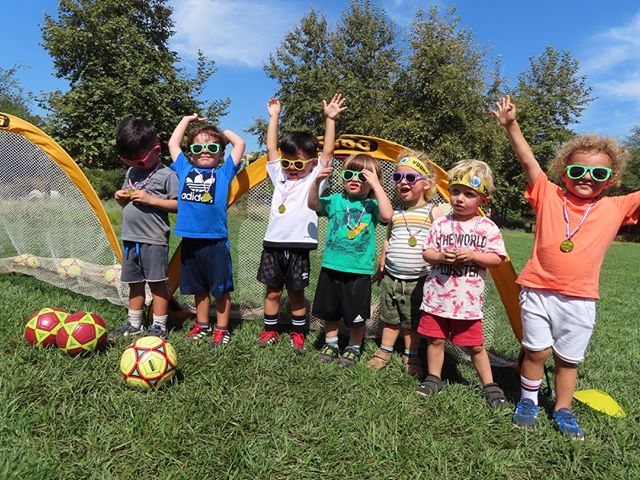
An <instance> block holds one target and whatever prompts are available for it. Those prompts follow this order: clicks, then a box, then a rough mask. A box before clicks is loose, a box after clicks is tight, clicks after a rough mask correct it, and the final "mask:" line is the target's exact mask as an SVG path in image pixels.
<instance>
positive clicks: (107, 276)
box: [104, 263, 122, 284]
mask: <svg viewBox="0 0 640 480" xmlns="http://www.w3.org/2000/svg"><path fill="white" fill-rule="evenodd" d="M121 273H122V267H121V266H120V264H117V263H116V264H115V265H112V266H110V267H109V268H107V269H106V270H105V272H104V280H105V281H106V282H107V283H109V284H113V283H115V282H116V281H117V280H120V274H121Z"/></svg>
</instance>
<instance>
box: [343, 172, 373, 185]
mask: <svg viewBox="0 0 640 480" xmlns="http://www.w3.org/2000/svg"><path fill="white" fill-rule="evenodd" d="M342 179H343V180H344V181H345V182H349V181H351V180H356V181H357V182H360V183H366V181H367V179H366V177H365V176H364V173H362V172H360V171H356V170H342Z"/></svg>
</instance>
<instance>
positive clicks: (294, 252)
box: [256, 247, 311, 290]
mask: <svg viewBox="0 0 640 480" xmlns="http://www.w3.org/2000/svg"><path fill="white" fill-rule="evenodd" d="M310 271H311V264H310V262H309V249H307V248H277V247H264V249H263V250H262V256H261V257H260V266H259V267H258V275H257V277H256V278H257V280H258V281H259V282H260V283H264V284H265V285H266V286H267V287H271V288H277V289H281V288H282V287H283V286H286V287H287V290H304V289H305V287H307V286H308V285H309V273H310Z"/></svg>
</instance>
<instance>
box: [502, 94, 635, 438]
mask: <svg viewBox="0 0 640 480" xmlns="http://www.w3.org/2000/svg"><path fill="white" fill-rule="evenodd" d="M496 106H497V109H496V110H493V111H492V114H493V116H494V117H495V118H496V120H497V121H498V123H499V124H500V125H501V126H503V127H504V129H505V130H506V131H507V135H508V136H509V141H510V142H511V146H512V147H513V150H514V152H515V154H516V157H517V158H518V161H519V162H520V164H521V166H522V168H523V170H524V173H525V176H526V178H527V189H526V193H525V197H526V198H527V200H528V201H529V203H530V204H531V206H532V207H533V209H534V211H535V214H536V229H535V236H534V245H533V252H532V254H531V257H530V258H529V260H528V261H527V264H526V265H525V267H524V269H523V270H522V272H520V275H519V276H518V280H517V281H518V284H520V285H521V287H522V292H521V294H520V307H521V311H522V327H523V338H522V347H523V349H524V358H523V361H522V368H521V376H520V385H521V400H520V401H519V402H518V405H517V406H516V409H515V412H514V414H513V417H512V420H513V423H514V424H515V425H517V426H520V427H523V428H527V429H532V428H534V427H535V424H536V417H537V414H538V391H539V390H540V384H541V382H542V375H543V373H544V364H545V361H546V359H547V358H548V356H549V355H550V354H551V353H553V359H554V364H555V379H554V380H555V390H556V401H555V406H554V411H553V414H552V418H553V424H554V427H555V428H556V430H558V431H559V432H560V433H562V434H564V435H567V436H569V437H572V438H577V439H583V438H584V432H583V430H582V428H581V427H580V425H579V424H578V421H577V419H576V416H575V414H574V413H573V412H572V411H571V402H572V398H573V392H574V391H575V388H576V382H577V366H578V364H579V363H581V362H582V361H583V360H584V356H585V352H586V350H587V347H588V345H589V341H590V339H591V335H592V333H593V328H594V326H595V321H596V302H597V300H598V298H599V295H598V283H599V278H598V277H599V275H600V267H601V266H602V260H603V258H604V255H605V252H606V251H607V248H608V247H609V245H610V244H611V242H612V241H613V239H614V238H615V236H616V234H617V233H618V229H619V228H620V226H621V225H628V224H633V223H637V221H638V215H639V211H638V207H639V206H640V192H634V193H631V194H629V195H624V196H618V197H607V196H605V193H606V190H607V189H608V188H610V187H611V186H613V185H615V184H617V183H619V181H620V177H621V175H622V172H623V170H624V167H625V164H626V155H625V152H624V150H623V149H622V148H620V147H619V146H618V145H617V143H616V142H615V140H613V139H611V138H606V137H601V136H596V135H582V136H578V137H576V138H574V139H573V140H570V141H569V142H568V143H567V144H565V145H564V146H563V147H562V149H561V150H560V152H559V153H558V155H557V156H556V159H555V161H554V162H553V163H552V164H551V167H550V172H551V174H552V178H553V179H554V180H555V181H556V182H557V184H556V183H553V182H552V181H550V180H549V179H548V178H547V175H546V174H545V172H544V171H543V170H542V168H541V167H540V164H539V163H538V161H537V160H536V158H535V157H534V155H533V152H532V150H531V147H529V144H528V143H527V141H526V140H525V138H524V136H523V134H522V131H521V130H520V126H519V125H518V122H517V120H516V106H515V105H514V104H513V102H512V101H511V99H510V97H509V96H505V97H502V99H501V100H500V101H498V102H496ZM560 185H562V186H560Z"/></svg>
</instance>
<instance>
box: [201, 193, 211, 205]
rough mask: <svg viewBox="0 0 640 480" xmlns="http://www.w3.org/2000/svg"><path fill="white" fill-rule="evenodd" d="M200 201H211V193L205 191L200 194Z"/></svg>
mask: <svg viewBox="0 0 640 480" xmlns="http://www.w3.org/2000/svg"><path fill="white" fill-rule="evenodd" d="M202 201H203V202H204V203H209V202H211V194H210V193H209V192H207V193H205V194H204V195H202Z"/></svg>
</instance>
